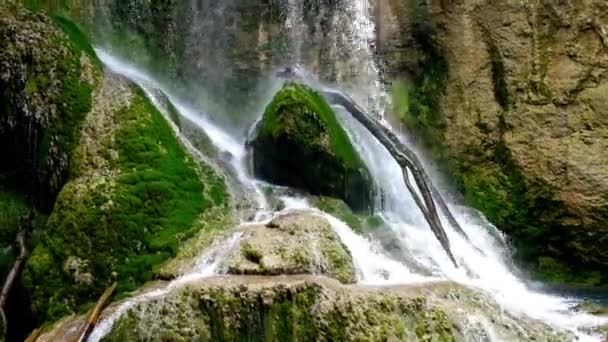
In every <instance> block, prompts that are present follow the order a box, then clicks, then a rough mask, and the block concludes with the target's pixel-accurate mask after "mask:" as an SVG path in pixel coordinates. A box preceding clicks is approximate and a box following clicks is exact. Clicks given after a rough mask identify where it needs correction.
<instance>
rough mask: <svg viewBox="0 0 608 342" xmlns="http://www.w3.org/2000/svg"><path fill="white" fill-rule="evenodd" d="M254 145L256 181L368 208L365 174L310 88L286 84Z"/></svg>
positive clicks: (332, 116)
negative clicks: (284, 186)
mask: <svg viewBox="0 0 608 342" xmlns="http://www.w3.org/2000/svg"><path fill="white" fill-rule="evenodd" d="M252 145H253V165H254V173H255V174H256V176H258V177H260V178H262V179H265V180H268V181H270V182H273V183H276V184H279V185H288V186H292V187H296V188H301V189H305V190H307V191H309V192H310V193H312V194H315V195H327V196H332V197H336V198H342V199H344V201H345V202H346V203H348V204H349V205H350V206H351V207H352V208H353V209H355V210H367V209H369V207H370V198H371V191H372V183H371V178H370V176H369V172H368V170H367V168H366V167H365V165H364V164H363V162H362V161H361V159H360V157H359V155H358V154H357V152H356V151H355V149H354V148H353V145H352V143H351V141H350V139H349V137H348V135H347V134H346V132H345V131H344V129H343V128H342V127H341V126H340V123H339V122H338V119H337V117H336V114H335V113H334V111H333V110H332V109H331V107H330V106H329V105H328V103H327V102H326V101H325V99H324V98H323V97H322V96H321V95H320V94H319V93H317V92H315V91H314V90H312V89H310V88H309V87H307V86H305V85H302V84H298V83H287V84H286V85H285V86H284V87H283V88H282V89H281V90H280V91H279V92H278V93H276V94H275V96H274V98H273V99H272V101H271V102H270V104H269V105H268V106H267V107H266V110H265V112H264V117H263V119H262V124H261V128H260V130H259V132H258V135H257V137H256V138H255V139H254V140H253V142H252Z"/></svg>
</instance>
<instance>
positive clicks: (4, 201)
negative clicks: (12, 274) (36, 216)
mask: <svg viewBox="0 0 608 342" xmlns="http://www.w3.org/2000/svg"><path fill="white" fill-rule="evenodd" d="M3 182H4V180H3V179H2V177H0V276H2V277H4V275H5V274H6V273H8V270H9V269H10V268H11V267H12V265H13V262H14V260H15V253H14V249H13V248H11V246H12V245H13V243H14V241H15V235H16V233H17V231H18V229H19V223H20V219H21V218H22V217H23V216H25V215H27V214H28V213H29V212H30V211H32V206H31V204H30V203H29V202H28V201H27V200H26V199H25V197H24V196H23V194H21V193H18V192H14V191H12V190H9V189H8V188H6V187H5V186H4V184H3Z"/></svg>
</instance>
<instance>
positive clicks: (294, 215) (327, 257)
mask: <svg viewBox="0 0 608 342" xmlns="http://www.w3.org/2000/svg"><path fill="white" fill-rule="evenodd" d="M216 216H217V215H216ZM225 224H226V223H225ZM212 227H213V226H212V225H211V227H209V228H207V229H201V232H200V233H199V234H198V236H197V237H195V238H193V239H192V240H191V241H190V242H189V243H188V245H187V246H185V247H184V248H183V249H182V250H181V251H180V253H179V254H178V255H177V257H176V258H174V259H172V260H170V261H168V262H167V263H165V264H163V265H162V267H160V268H159V269H158V270H157V271H156V278H159V279H166V280H171V279H175V278H177V277H180V276H183V275H185V274H187V273H189V272H192V269H193V268H195V267H196V263H197V260H198V259H199V258H200V255H201V251H202V250H205V249H207V248H211V247H210V246H214V245H215V244H218V243H220V244H223V243H225V242H223V241H226V240H227V239H229V238H230V237H231V236H234V235H235V234H238V235H239V236H240V239H239V241H238V246H237V247H238V248H235V249H234V250H231V251H228V253H227V254H226V255H224V256H223V257H222V258H223V260H222V261H221V263H220V264H219V266H218V269H219V270H220V272H225V273H227V274H236V275H279V274H284V275H289V274H319V275H325V276H327V277H331V278H335V279H338V280H339V281H341V282H343V283H353V282H355V281H356V272H355V266H354V264H353V260H352V256H351V254H350V252H349V251H348V249H347V248H346V246H344V244H343V243H342V241H340V238H339V236H338V235H337V234H336V233H335V232H334V231H333V229H332V227H331V225H330V224H329V222H328V221H327V220H326V219H325V218H323V217H322V216H320V214H319V213H316V212H311V211H306V210H296V211H294V210H286V211H283V212H281V213H279V214H278V216H277V217H275V218H274V219H273V220H272V221H270V222H269V223H267V224H243V225H236V226H234V227H233V228H231V229H228V230H220V229H214V228H212Z"/></svg>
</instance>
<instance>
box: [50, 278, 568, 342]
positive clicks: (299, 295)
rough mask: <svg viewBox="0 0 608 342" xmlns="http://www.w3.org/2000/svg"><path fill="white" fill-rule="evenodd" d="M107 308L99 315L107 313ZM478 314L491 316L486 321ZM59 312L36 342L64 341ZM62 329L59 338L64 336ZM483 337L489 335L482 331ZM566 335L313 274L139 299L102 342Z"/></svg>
mask: <svg viewBox="0 0 608 342" xmlns="http://www.w3.org/2000/svg"><path fill="white" fill-rule="evenodd" d="M111 311H112V308H111V307H110V308H109V309H108V313H107V314H111ZM483 317H489V318H487V319H485V318H483ZM78 322H79V319H74V318H70V319H66V320H64V321H63V322H61V323H59V324H57V325H56V326H55V327H54V328H53V329H52V330H51V331H50V332H48V333H46V334H44V335H42V336H41V337H40V339H39V341H51V340H52V338H56V339H57V338H60V339H61V338H66V336H69V333H70V330H73V329H70V327H76V326H78V325H79V323H78ZM66 333H67V335H66ZM490 336H491V337H490ZM238 338H248V339H250V340H254V341H258V340H259V341H268V340H273V341H286V340H294V341H356V340H366V341H387V340H389V341H390V340H395V341H471V340H475V341H477V340H486V339H489V338H496V339H500V340H503V341H520V340H521V341H524V340H526V341H529V340H535V341H570V340H571V339H572V338H573V337H572V336H570V335H569V334H566V333H563V332H558V331H554V330H552V329H551V328H549V327H548V326H546V325H544V324H542V323H539V322H537V321H535V320H533V319H529V318H527V317H525V318H517V317H514V316H511V315H509V314H506V313H504V312H502V310H500V309H499V307H498V306H497V305H496V303H495V302H493V301H492V300H491V299H489V298H488V297H487V296H486V295H484V294H482V293H479V292H476V291H474V290H471V289H469V288H466V287H462V286H460V285H456V284H453V283H434V284H424V285H420V286H401V287H390V288H384V287H383V288H366V287H354V286H344V285H341V284H339V283H338V282H336V281H334V280H330V279H327V278H323V277H314V276H287V277H284V276H282V277H256V276H243V277H237V276H233V277H216V278H209V279H205V280H201V281H198V282H194V283H191V284H188V285H186V286H185V287H182V288H177V289H175V290H173V291H171V292H170V293H169V294H168V295H167V296H166V297H164V298H159V299H151V300H149V301H144V302H142V303H140V304H138V305H136V306H135V307H133V308H132V309H130V310H129V311H128V312H127V313H125V314H124V315H123V316H122V318H120V319H119V320H118V321H117V322H116V324H115V325H114V327H113V328H112V330H111V331H110V333H109V334H108V335H106V337H105V338H104V339H103V341H125V342H129V341H163V340H188V341H226V340H235V339H238Z"/></svg>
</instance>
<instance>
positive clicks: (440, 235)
mask: <svg viewBox="0 0 608 342" xmlns="http://www.w3.org/2000/svg"><path fill="white" fill-rule="evenodd" d="M401 171H402V173H403V180H404V181H405V186H407V189H408V190H409V191H410V193H412V197H413V198H414V201H415V202H416V205H418V207H419V208H420V210H421V211H422V214H423V215H424V217H425V218H426V220H427V222H428V221H429V220H433V219H432V217H433V216H432V215H429V213H428V210H426V208H425V207H424V204H423V203H422V201H421V200H420V197H419V196H418V194H417V193H416V189H414V187H413V186H412V183H411V182H410V176H409V174H408V173H407V169H406V168H402V169H401ZM433 224H434V225H439V226H440V223H437V221H434V222H433ZM433 224H431V223H430V222H429V225H431V226H432V225H433ZM431 230H432V231H433V234H435V237H436V238H437V240H439V242H440V243H441V247H443V249H444V250H445V251H446V253H447V255H448V257H449V258H450V260H451V261H452V263H453V264H454V265H456V267H458V266H457V264H456V259H454V255H453V254H452V250H451V248H450V240H449V239H448V237H447V236H446V235H445V232H444V231H443V230H436V229H431Z"/></svg>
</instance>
